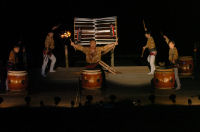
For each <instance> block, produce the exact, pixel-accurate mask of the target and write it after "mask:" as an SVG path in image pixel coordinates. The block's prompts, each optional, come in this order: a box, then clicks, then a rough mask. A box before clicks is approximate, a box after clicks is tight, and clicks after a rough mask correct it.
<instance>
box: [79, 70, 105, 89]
mask: <svg viewBox="0 0 200 132" xmlns="http://www.w3.org/2000/svg"><path fill="white" fill-rule="evenodd" d="M81 83H82V88H85V89H88V90H96V89H99V88H101V87H102V73H101V71H100V70H83V71H82V75H81Z"/></svg>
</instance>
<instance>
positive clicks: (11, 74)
mask: <svg viewBox="0 0 200 132" xmlns="http://www.w3.org/2000/svg"><path fill="white" fill-rule="evenodd" d="M7 80H8V89H9V90H10V91H23V90H25V89H26V88H27V86H28V76H27V72H26V71H8V79H7Z"/></svg>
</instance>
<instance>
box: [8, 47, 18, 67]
mask: <svg viewBox="0 0 200 132" xmlns="http://www.w3.org/2000/svg"><path fill="white" fill-rule="evenodd" d="M8 61H9V62H10V63H12V64H17V63H18V62H19V59H18V56H17V54H16V53H15V52H14V51H13V50H12V51H10V55H9V60H8Z"/></svg>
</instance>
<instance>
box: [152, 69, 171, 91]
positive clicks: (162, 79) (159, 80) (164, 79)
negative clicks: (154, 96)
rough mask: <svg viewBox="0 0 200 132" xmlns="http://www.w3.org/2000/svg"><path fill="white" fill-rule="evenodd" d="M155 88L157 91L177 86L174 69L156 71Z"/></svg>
mask: <svg viewBox="0 0 200 132" xmlns="http://www.w3.org/2000/svg"><path fill="white" fill-rule="evenodd" d="M153 81H154V87H155V88H157V89H172V88H174V85H175V75H174V70H173V69H156V71H155V73H154V79H153Z"/></svg>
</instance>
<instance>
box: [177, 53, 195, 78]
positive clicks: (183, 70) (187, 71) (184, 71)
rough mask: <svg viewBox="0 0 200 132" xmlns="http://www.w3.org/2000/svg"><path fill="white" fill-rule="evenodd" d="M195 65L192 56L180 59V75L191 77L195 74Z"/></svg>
mask: <svg viewBox="0 0 200 132" xmlns="http://www.w3.org/2000/svg"><path fill="white" fill-rule="evenodd" d="M193 69H194V64H193V58H192V56H183V57H180V58H179V69H178V70H179V73H180V75H183V76H190V75H192V73H193Z"/></svg>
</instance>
